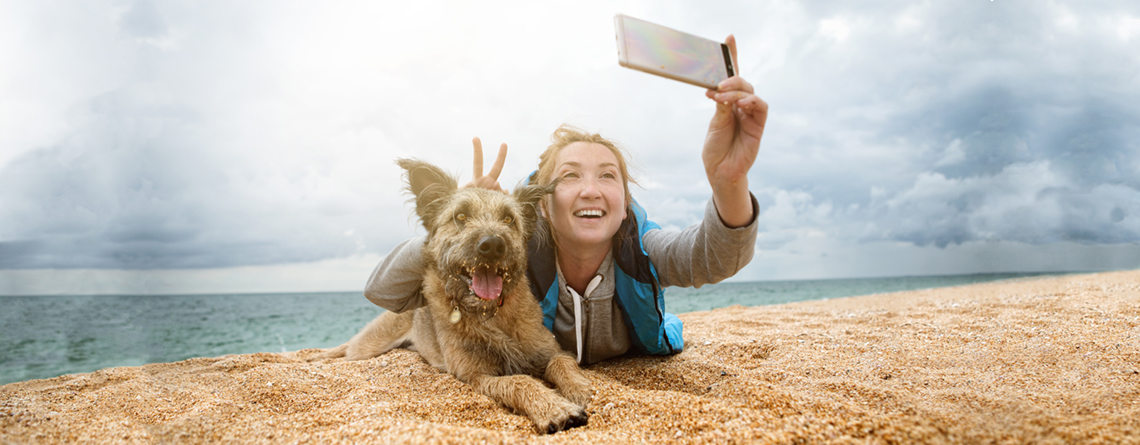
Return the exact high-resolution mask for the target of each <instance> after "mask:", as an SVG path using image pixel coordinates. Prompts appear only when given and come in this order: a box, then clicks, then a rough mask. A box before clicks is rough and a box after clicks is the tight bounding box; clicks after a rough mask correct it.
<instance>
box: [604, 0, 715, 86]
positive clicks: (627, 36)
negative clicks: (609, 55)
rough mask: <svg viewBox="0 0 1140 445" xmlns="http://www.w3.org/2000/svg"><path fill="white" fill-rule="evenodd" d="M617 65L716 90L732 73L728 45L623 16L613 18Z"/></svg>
mask: <svg viewBox="0 0 1140 445" xmlns="http://www.w3.org/2000/svg"><path fill="white" fill-rule="evenodd" d="M614 27H615V28H616V30H617V48H618V64H620V65H621V66H624V67H626V68H631V69H635V70H638V71H644V72H647V73H649V74H656V75H658V76H662V77H668V78H670V79H673V80H679V81H681V82H685V83H689V84H693V85H697V86H701V87H705V88H710V89H716V86H717V84H719V83H720V82H721V81H722V80H724V79H727V78H729V77H732V76H733V75H734V73H735V71H736V70H735V68H734V65H733V60H732V54H731V52H730V51H729V49H728V45H725V44H723V43H720V42H716V41H712V40H709V39H706V38H704V37H698V36H695V35H692V34H689V33H684V32H681V31H677V30H674V29H670V28H666V27H664V26H661V25H658V24H655V23H650V22H647V21H645V20H639V19H635V18H633V17H630V16H627V15H625V14H618V15H616V16H614Z"/></svg>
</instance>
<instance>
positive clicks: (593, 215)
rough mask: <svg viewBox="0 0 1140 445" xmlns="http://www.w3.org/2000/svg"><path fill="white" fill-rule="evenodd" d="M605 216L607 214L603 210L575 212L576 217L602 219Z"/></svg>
mask: <svg viewBox="0 0 1140 445" xmlns="http://www.w3.org/2000/svg"><path fill="white" fill-rule="evenodd" d="M605 215H606V212H603V211H601V210H579V211H577V212H574V216H579V217H586V218H601V217H603V216H605Z"/></svg>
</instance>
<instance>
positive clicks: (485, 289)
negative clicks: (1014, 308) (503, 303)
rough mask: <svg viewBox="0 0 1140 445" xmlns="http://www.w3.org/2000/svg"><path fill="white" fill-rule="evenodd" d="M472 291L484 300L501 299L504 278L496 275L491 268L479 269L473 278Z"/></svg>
mask: <svg viewBox="0 0 1140 445" xmlns="http://www.w3.org/2000/svg"><path fill="white" fill-rule="evenodd" d="M471 290H473V291H475V295H476V296H478V297H479V298H482V299H484V300H494V299H496V298H499V294H500V293H502V292H503V277H500V276H498V275H496V274H495V273H494V272H492V271H491V269H490V268H489V267H479V268H477V269H475V274H474V275H473V276H472V277H471Z"/></svg>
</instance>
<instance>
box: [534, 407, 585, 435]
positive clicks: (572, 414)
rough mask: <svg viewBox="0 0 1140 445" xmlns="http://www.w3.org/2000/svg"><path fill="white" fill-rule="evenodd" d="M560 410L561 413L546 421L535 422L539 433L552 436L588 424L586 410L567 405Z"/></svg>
mask: <svg viewBox="0 0 1140 445" xmlns="http://www.w3.org/2000/svg"><path fill="white" fill-rule="evenodd" d="M562 408H563V409H562V410H561V411H559V412H558V413H557V414H556V415H555V416H554V417H552V418H550V419H549V420H548V421H545V422H535V426H536V427H538V431H539V433H544V434H554V433H557V432H559V431H565V430H568V429H570V428H577V427H580V426H585V425H586V424H587V423H588V422H589V419H590V415H589V414H586V410H585V409H583V408H582V407H580V406H577V405H574V404H571V403H567V404H565V406H563V407H562Z"/></svg>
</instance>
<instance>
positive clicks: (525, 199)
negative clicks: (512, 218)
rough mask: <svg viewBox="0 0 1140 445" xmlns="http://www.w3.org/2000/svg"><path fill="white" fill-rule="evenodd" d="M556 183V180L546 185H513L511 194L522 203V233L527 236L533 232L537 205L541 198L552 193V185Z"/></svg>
mask: <svg viewBox="0 0 1140 445" xmlns="http://www.w3.org/2000/svg"><path fill="white" fill-rule="evenodd" d="M557 185H558V180H555V181H554V182H551V183H550V184H546V185H534V184H524V185H519V186H517V187H515V191H514V193H513V195H514V197H515V199H516V200H518V202H519V204H520V205H522V217H523V233H525V234H526V237H527V238H530V237H531V235H533V234H534V227H535V224H537V223H538V215H539V210H538V206H539V205H540V203H541V201H542V198H543V197H545V196H546V195H549V194H551V193H554V187H556V186H557Z"/></svg>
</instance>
